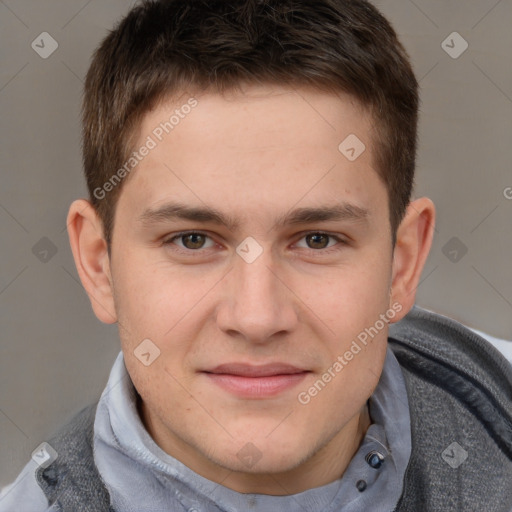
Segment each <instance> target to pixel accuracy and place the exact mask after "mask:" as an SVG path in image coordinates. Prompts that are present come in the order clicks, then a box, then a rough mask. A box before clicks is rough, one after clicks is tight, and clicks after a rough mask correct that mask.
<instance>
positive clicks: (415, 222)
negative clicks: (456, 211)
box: [391, 197, 435, 322]
mask: <svg viewBox="0 0 512 512" xmlns="http://www.w3.org/2000/svg"><path fill="white" fill-rule="evenodd" d="M434 226H435V207H434V203H432V201H431V200H430V199H428V198H426V197H422V198H420V199H417V200H415V201H412V202H411V203H410V204H409V206H408V207H407V211H406V214H405V216H404V218H403V220H402V222H401V223H400V226H399V227H398V230H397V241H396V245H395V249H394V252H393V277H392V285H391V290H392V292H391V304H394V303H396V302H397V303H399V304H401V305H402V310H401V312H400V315H397V317H395V320H394V321H395V322H397V321H398V320H400V319H401V318H403V317H404V316H405V315H406V314H407V313H408V312H409V311H410V309H411V308H412V307H413V306H414V302H415V299H416V289H417V287H418V284H419V280H420V277H421V273H422V271H423V267H424V265H425V262H426V260H427V256H428V254H429V252H430V248H431V246H432V238H433V235H434Z"/></svg>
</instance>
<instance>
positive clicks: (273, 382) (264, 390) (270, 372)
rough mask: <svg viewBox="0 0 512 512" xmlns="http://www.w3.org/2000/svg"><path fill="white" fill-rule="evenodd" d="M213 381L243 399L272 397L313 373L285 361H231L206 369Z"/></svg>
mask: <svg viewBox="0 0 512 512" xmlns="http://www.w3.org/2000/svg"><path fill="white" fill-rule="evenodd" d="M201 373H203V374H204V375H205V376H206V377H207V378H208V379H209V380H210V381H211V382H213V383H214V384H216V385H218V386H219V387H221V388H222V389H224V390H225V391H227V392H228V393H231V394H233V395H236V396H238V397H241V398H253V399H257V398H270V397H274V396H277V395H279V394H281V393H284V392H285V391H288V390H290V389H291V388H293V387H295V386H296V385H297V384H299V383H300V382H302V381H303V380H304V378H305V377H306V375H308V374H309V373H311V372H310V371H309V370H304V369H302V368H298V367H296V366H292V365H289V364H284V363H270V364H265V365H261V366H253V365H248V364H244V363H228V364H222V365H219V366H217V367H215V368H213V369H211V370H207V371H203V372H201Z"/></svg>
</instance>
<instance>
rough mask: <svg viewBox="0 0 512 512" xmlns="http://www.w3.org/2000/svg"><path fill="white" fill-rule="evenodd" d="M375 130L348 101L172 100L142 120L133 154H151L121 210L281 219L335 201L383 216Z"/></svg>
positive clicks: (281, 92) (271, 92) (270, 93)
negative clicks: (198, 210)
mask: <svg viewBox="0 0 512 512" xmlns="http://www.w3.org/2000/svg"><path fill="white" fill-rule="evenodd" d="M372 127H373V123H372V119H371V117H370V115H369V114H368V112H367V111H366V110H365V109H364V108H362V106H361V105H360V104H359V103H358V102H357V101H356V100H355V99H353V98H352V97H350V96H348V95H341V94H340V95H334V94H330V93H325V92H320V91H317V90H311V89H305V88H301V89H293V88H285V87H271V86H258V87H256V86H253V87H250V88H247V89H246V90H244V91H243V92H240V91H237V92H230V93H225V94H222V95H221V94H216V93H211V92H206V93H202V94H195V95H193V96H192V95H188V94H183V95H181V96H180V97H174V98H168V99H167V100H165V101H162V102H161V103H159V104H158V105H157V106H156V107H155V108H154V109H153V110H151V111H150V112H148V113H147V114H146V115H145V116H144V118H143V120H142V123H141V127H140V132H139V137H138V141H137V143H136V144H135V150H136V151H137V150H138V149H142V148H143V147H144V146H147V147H150V149H149V150H145V151H144V153H145V155H144V156H143V157H142V158H140V156H139V158H140V162H138V164H137V167H136V169H135V171H134V172H133V173H132V175H131V176H130V180H128V183H126V184H125V185H126V191H123V193H122V194H121V200H120V202H122V200H123V196H124V200H125V201H127V200H129V201H130V204H131V206H132V209H133V210H134V211H135V210H137V211H138V212H139V213H140V210H141V209H143V208H146V209H147V208H148V207H157V206H158V205H160V204H163V203H165V202H166V201H169V200H177V199H179V200H180V202H181V203H183V202H187V203H190V204H194V205H200V204H202V205H203V206H205V205H207V206H211V207H215V208H216V209H217V210H219V209H221V208H224V209H226V208H230V209H231V210H238V212H237V213H238V214H239V216H240V217H242V216H245V217H246V218H250V217H251V215H253V214H255V215H257V216H258V217H259V218H263V217H264V210H265V208H267V207H269V208H270V206H271V205H273V208H274V212H273V213H274V214H275V216H278V215H282V213H283V209H286V208H287V207H290V208H291V207H292V206H293V205H296V206H312V205H315V206H318V205H320V204H322V203H325V202H329V203H330V204H332V203H333V202H335V201H338V200H339V201H343V202H349V203H351V204H354V205H355V206H358V207H361V208H364V209H368V210H370V211H371V210H373V209H379V207H383V208H384V209H386V207H387V206H386V205H387V194H386V190H385V186H384V184H383V183H382V182H381V180H380V178H379V176H378V174H377V173H376V171H375V170H374V168H373V150H372V129H373V128H372ZM139 153H140V151H139ZM276 205H280V206H281V208H280V210H279V211H277V209H276V208H275V206H276Z"/></svg>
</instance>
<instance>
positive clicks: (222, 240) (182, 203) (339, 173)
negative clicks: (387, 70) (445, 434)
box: [110, 86, 393, 485]
mask: <svg viewBox="0 0 512 512" xmlns="http://www.w3.org/2000/svg"><path fill="white" fill-rule="evenodd" d="M188 99H189V97H188V96H183V97H181V98H179V99H173V100H171V99H170V100H168V101H167V102H164V103H162V104H160V105H159V106H158V107H157V108H155V109H154V110H153V111H151V112H149V113H148V114H147V115H146V116H145V118H144V120H143V122H142V126H141V130H140V134H139V143H138V144H136V147H140V146H142V145H143V144H145V143H146V142H147V141H148V140H149V139H148V136H149V137H150V138H151V139H152V140H153V141H154V142H155V143H156V145H155V147H152V148H151V149H150V150H149V151H148V153H147V155H146V156H144V157H143V158H141V160H140V162H139V163H138V165H137V167H136V169H135V170H134V171H133V173H132V174H131V175H130V177H129V179H127V181H126V183H124V184H123V190H122V193H121V194H120V197H119V202H118V205H117V207H116V217H115V225H114V231H113V239H112V253H111V260H110V273H111V284H112V288H113V294H114V301H115V311H116V316H117V320H118V322H119V326H120V336H121V342H122V349H123V352H124V356H125V362H126V366H127V369H128V371H129V374H130V376H131V378H132V380H133V383H134V385H135V387H136V388H137V390H138V392H139V394H140V396H141V398H142V402H143V405H142V409H141V412H142V416H143V418H144V421H145V423H146V426H147V428H148V430H149V431H150V433H151V434H152V435H153V437H154V438H155V440H156V441H157V443H158V444H159V445H160V446H161V447H162V448H163V449H164V450H166V451H167V452H168V453H170V454H171V455H173V456H175V457H177V458H178V459H180V460H181V461H182V462H184V463H185V464H187V465H188V466H189V467H191V468H192V469H194V470H195V471H197V472H198V473H200V474H202V475H203V476H206V477H209V478H212V479H215V478H216V472H217V474H219V473H218V472H219V471H221V472H222V471H224V474H227V473H229V472H230V471H233V472H238V473H237V474H238V478H245V479H246V480H245V481H246V482H250V481H251V478H261V475H262V474H270V473H272V474H274V475H279V474H282V475H285V474H291V473H292V472H297V471H300V470H301V468H302V469H303V468H305V467H307V465H309V466H310V467H313V466H314V465H315V464H316V463H317V462H318V461H319V460H327V459H329V457H332V458H333V460H335V459H336V458H337V457H339V452H340V450H342V449H343V447H344V446H345V447H346V446H347V443H348V441H347V440H348V439H350V438H351V437H353V435H354V433H355V432H356V430H357V424H358V421H359V419H360V412H361V410H362V408H363V407H364V406H365V404H366V401H367V399H368V398H369V397H370V395H371V394H372V392H373V390H374V388H375V387H376V385H377V383H378V379H379V376H380V373H381V370H382V366H383V362H384V358H385V351H386V343H387V322H385V321H383V320H382V319H383V318H384V317H386V318H388V319H389V317H390V316H391V315H390V313H389V310H390V309H392V299H391V298H390V288H391V280H392V256H393V251H392V246H391V232H390V225H389V219H388V212H389V205H388V197H387V192H386V187H385V185H384V183H383V182H382V181H381V179H380V178H379V176H378V175H377V173H376V171H375V170H374V168H373V167H374V160H373V157H372V154H373V152H372V120H371V118H370V117H369V115H368V114H367V113H366V112H365V111H364V110H363V109H362V108H361V107H360V106H359V105H358V103H357V102H355V100H353V99H351V98H350V97H349V96H336V95H331V94H327V93H321V92H318V91H313V90H307V89H298V90H293V89H287V88H279V87H270V86H269V87H251V88H248V89H247V90H246V91H244V93H240V92H239V93H231V94H226V95H224V96H221V95H219V94H213V93H204V94H202V95H196V96H195V101H196V102H197V103H195V104H194V106H193V107H192V108H190V109H188V108H182V106H183V105H184V104H186V103H187V100H188ZM192 103H193V102H189V104H190V105H191V104H192ZM176 109H178V111H179V112H180V115H179V116H178V117H179V121H178V122H175V121H176V119H175V120H174V122H175V124H173V128H172V130H171V129H169V127H168V126H167V128H168V129H169V133H166V131H165V130H163V129H162V125H161V123H165V121H168V120H169V119H170V116H171V115H172V114H173V113H174V112H175V111H176ZM185 112H187V113H186V114H185ZM159 127H160V130H159V129H158V128H159ZM351 134H355V135H356V136H357V138H358V139H359V141H360V142H357V140H356V139H354V138H353V136H352V138H351V139H348V142H347V143H345V145H342V148H341V150H340V149H339V146H340V143H342V142H343V141H344V140H345V139H346V138H347V137H349V136H350V135H351ZM159 139H161V140H159ZM354 141H355V142H354ZM349 142H351V143H349ZM361 142H362V143H363V144H364V145H365V148H366V149H365V150H364V151H363V152H362V153H361V154H360V155H359V156H357V155H358V153H359V152H360V150H361V149H362V146H361ZM150 145H151V146H153V144H150ZM351 147H353V148H354V151H351V150H350V148H351ZM347 156H348V157H350V158H348V157H347ZM354 157H356V158H355V159H354ZM379 319H380V322H379ZM382 324H384V325H382ZM376 326H377V328H376ZM371 327H373V330H371V331H370V332H371V333H372V335H373V336H369V335H368V334H367V336H366V343H363V342H362V341H361V340H362V339H364V338H365V336H364V334H362V333H365V332H366V333H368V329H369V328H371ZM365 329H366V330H367V331H365ZM375 331H377V332H376V333H375ZM358 336H359V338H358ZM143 340H150V341H149V342H148V341H145V342H144V343H145V344H146V345H142V347H144V353H148V352H149V353H150V356H148V355H146V356H144V357H145V362H146V363H149V364H147V365H146V364H143V363H142V362H141V360H139V358H138V357H137V356H136V354H137V353H138V354H139V356H140V351H141V349H140V348H138V347H139V346H140V344H141V342H143ZM354 340H355V341H356V342H357V343H356V345H357V346H358V347H359V350H357V349H356V346H355V345H354V344H353V342H354ZM357 340H359V341H357ZM158 351H159V356H158V357H156V359H154V360H153V358H154V357H155V355H157V354H158ZM347 352H348V353H351V354H352V357H350V355H349V354H347ZM336 363H337V364H336ZM326 375H327V376H326ZM329 376H330V378H329ZM224 485H225V484H224Z"/></svg>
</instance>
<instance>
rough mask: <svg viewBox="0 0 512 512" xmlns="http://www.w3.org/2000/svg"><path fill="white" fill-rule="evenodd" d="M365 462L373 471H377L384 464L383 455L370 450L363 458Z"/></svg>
mask: <svg viewBox="0 0 512 512" xmlns="http://www.w3.org/2000/svg"><path fill="white" fill-rule="evenodd" d="M365 460H366V462H367V463H368V464H369V465H370V466H371V467H372V468H373V469H379V468H380V467H381V466H382V463H383V462H384V455H382V453H379V452H378V451H376V450H372V451H371V452H370V453H368V455H367V456H366V457H365Z"/></svg>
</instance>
